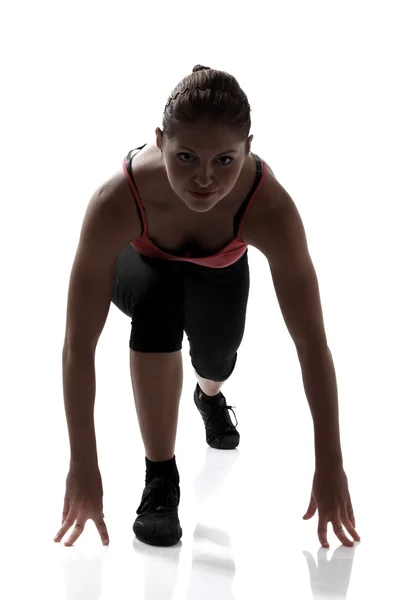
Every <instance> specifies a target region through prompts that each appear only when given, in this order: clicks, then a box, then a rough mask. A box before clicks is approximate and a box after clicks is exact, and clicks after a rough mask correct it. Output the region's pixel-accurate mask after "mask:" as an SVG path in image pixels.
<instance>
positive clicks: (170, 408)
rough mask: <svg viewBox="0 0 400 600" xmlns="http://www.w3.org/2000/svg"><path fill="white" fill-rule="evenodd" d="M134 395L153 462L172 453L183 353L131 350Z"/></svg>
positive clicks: (141, 428)
mask: <svg viewBox="0 0 400 600" xmlns="http://www.w3.org/2000/svg"><path fill="white" fill-rule="evenodd" d="M130 366H131V378H132V388H133V395H134V398H135V405H136V413H137V416H138V421H139V427H140V432H141V434H142V440H143V444H144V447H145V451H146V456H147V458H148V459H149V460H152V461H165V460H170V459H171V458H173V456H174V455H175V440H176V431H177V425H178V414H179V402H180V398H181V394H182V384H183V368H182V352H181V351H180V350H179V351H177V352H160V353H154V352H136V351H135V350H132V349H131V350H130Z"/></svg>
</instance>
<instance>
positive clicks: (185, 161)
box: [177, 152, 233, 167]
mask: <svg viewBox="0 0 400 600" xmlns="http://www.w3.org/2000/svg"><path fill="white" fill-rule="evenodd" d="M177 156H178V157H179V158H181V156H189V158H190V157H191V156H192V155H191V154H188V153H187V152H180V153H179V154H177ZM224 159H225V160H226V159H228V160H229V162H228V163H222V164H221V163H220V164H221V166H222V167H227V166H228V165H230V164H231V162H232V161H233V158H232V156H220V157H219V159H218V160H224ZM181 160H182V159H181ZM182 162H184V163H189V162H193V161H190V160H182Z"/></svg>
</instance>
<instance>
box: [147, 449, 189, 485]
mask: <svg viewBox="0 0 400 600" xmlns="http://www.w3.org/2000/svg"><path fill="white" fill-rule="evenodd" d="M145 458H146V485H148V484H149V483H150V481H152V480H153V479H154V477H157V475H166V476H169V477H172V478H173V479H174V480H175V481H176V483H178V484H179V481H180V477H179V471H178V468H177V466H176V459H175V455H174V456H173V457H172V458H171V459H170V460H163V461H152V460H149V459H148V458H147V456H146V457H145Z"/></svg>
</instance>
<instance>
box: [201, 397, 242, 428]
mask: <svg viewBox="0 0 400 600" xmlns="http://www.w3.org/2000/svg"><path fill="white" fill-rule="evenodd" d="M234 408H236V406H226V405H225V404H220V405H217V406H215V407H213V411H212V413H211V414H210V416H209V418H208V420H207V424H206V429H207V427H208V425H209V423H210V422H211V420H212V421H213V425H214V423H215V424H217V425H220V426H222V427H223V430H222V431H221V434H224V433H230V432H231V431H234V430H235V428H236V427H237V426H238V420H237V417H236V414H235V411H234V410H233V409H234ZM226 410H231V411H232V412H233V414H234V415H235V420H236V425H226V424H225V419H226V413H225V411H226Z"/></svg>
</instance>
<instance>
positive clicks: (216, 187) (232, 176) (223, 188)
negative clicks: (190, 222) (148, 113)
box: [156, 123, 253, 212]
mask: <svg viewBox="0 0 400 600" xmlns="http://www.w3.org/2000/svg"><path fill="white" fill-rule="evenodd" d="M156 135H157V146H158V148H159V149H160V150H161V152H162V154H163V158H164V163H165V168H166V172H167V177H168V180H169V183H170V185H171V187H172V189H173V190H174V192H175V193H176V194H177V195H178V196H179V197H180V198H181V199H182V200H183V201H184V203H185V204H186V205H187V206H188V208H190V209H191V210H194V211H195V212H207V211H209V210H210V209H211V208H213V207H214V206H215V205H216V204H217V203H218V202H219V201H220V200H222V198H224V197H225V196H227V195H228V194H229V192H230V191H231V190H232V189H233V188H234V186H235V184H236V182H237V180H238V178H239V175H240V173H241V171H242V167H243V164H244V161H245V159H246V157H247V156H248V154H249V152H250V145H251V141H252V139H253V136H250V137H249V138H248V140H247V142H243V141H241V140H239V138H238V134H237V133H235V132H232V131H231V130H229V129H227V128H223V127H219V126H210V125H205V124H203V125H202V124H201V123H198V124H196V126H195V127H192V126H191V127H190V128H185V129H181V130H180V131H178V132H177V133H176V135H175V136H174V137H173V138H171V139H165V140H164V139H163V135H162V132H161V130H160V129H159V128H157V129H156ZM190 192H214V194H213V195H212V196H211V197H207V196H204V198H195V197H193V196H192V195H191V194H190Z"/></svg>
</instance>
